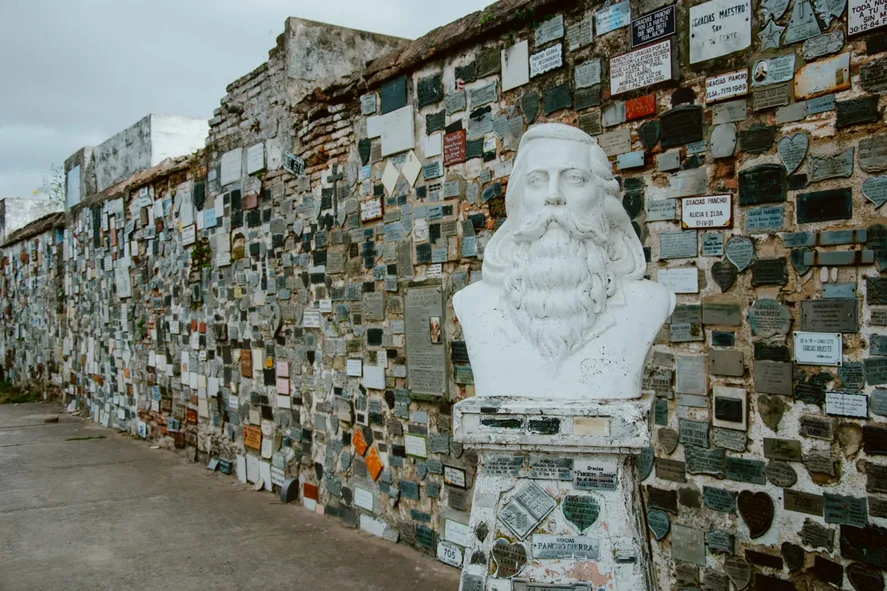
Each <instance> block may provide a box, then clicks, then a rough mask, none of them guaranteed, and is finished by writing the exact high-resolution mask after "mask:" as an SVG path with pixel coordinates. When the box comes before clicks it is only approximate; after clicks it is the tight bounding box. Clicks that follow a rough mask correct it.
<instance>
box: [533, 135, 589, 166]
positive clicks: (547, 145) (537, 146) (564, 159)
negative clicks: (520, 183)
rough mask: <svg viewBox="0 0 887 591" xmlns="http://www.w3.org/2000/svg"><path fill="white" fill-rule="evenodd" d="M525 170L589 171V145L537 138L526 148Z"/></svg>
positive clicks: (565, 140) (558, 139)
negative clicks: (573, 169)
mask: <svg viewBox="0 0 887 591" xmlns="http://www.w3.org/2000/svg"><path fill="white" fill-rule="evenodd" d="M526 148H527V153H526V154H525V155H524V157H525V158H527V170H528V171H531V170H547V169H561V170H562V169H567V168H578V169H580V170H591V145H589V144H588V143H586V142H579V141H574V140H567V139H560V138H539V139H538V140H535V141H533V142H532V143H530V144H529V145H527V146H526Z"/></svg>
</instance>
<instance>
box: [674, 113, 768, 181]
mask: <svg viewBox="0 0 887 591" xmlns="http://www.w3.org/2000/svg"><path fill="white" fill-rule="evenodd" d="M660 129H661V132H660V136H661V138H660V145H661V146H662V148H663V149H664V148H672V147H674V146H683V145H684V144H690V143H693V142H698V141H700V140H702V138H703V134H702V107H700V106H698V105H683V106H680V107H676V108H674V109H671V110H670V111H667V112H665V113H663V114H662V117H660ZM780 168H782V167H780Z"/></svg>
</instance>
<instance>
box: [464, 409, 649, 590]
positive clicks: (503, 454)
mask: <svg viewBox="0 0 887 591" xmlns="http://www.w3.org/2000/svg"><path fill="white" fill-rule="evenodd" d="M651 404H652V399H651V398H649V397H648V398H642V399H637V400H627V401H609V402H607V401H597V402H595V401H579V402H576V401H535V400H520V399H513V398H508V399H494V398H473V399H469V400H464V401H462V402H460V403H458V404H457V405H456V406H455V410H454V417H453V418H454V421H453V425H454V434H455V438H456V440H457V441H460V442H462V443H464V444H465V445H466V446H468V447H472V448H475V449H477V451H478V458H479V465H478V473H477V478H476V481H475V484H474V501H473V504H472V510H471V521H470V527H471V529H472V531H473V532H474V536H473V537H472V538H471V542H470V547H468V548H467V549H466V552H465V559H464V563H463V571H462V583H461V586H460V589H461V590H462V591H506V590H507V591H542V590H548V591H599V590H608V591H642V590H644V589H651V588H652V587H651V584H650V576H649V574H648V572H649V571H648V565H649V551H648V547H647V542H646V536H645V535H644V525H643V516H642V515H643V514H642V507H641V502H640V498H639V491H637V470H636V456H637V455H639V454H641V452H643V451H645V450H647V449H648V448H649V445H650V426H649V420H648V419H649V416H650V407H651Z"/></svg>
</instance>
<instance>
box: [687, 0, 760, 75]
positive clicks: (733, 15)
mask: <svg viewBox="0 0 887 591" xmlns="http://www.w3.org/2000/svg"><path fill="white" fill-rule="evenodd" d="M751 11H752V8H751V2H750V0H709V2H703V3H702V4H697V5H695V6H692V7H690V63H691V64H695V63H699V62H704V61H707V60H710V59H714V58H717V57H721V56H723V55H727V54H729V53H733V52H734V51H741V50H743V49H745V48H747V47H749V46H750V45H751Z"/></svg>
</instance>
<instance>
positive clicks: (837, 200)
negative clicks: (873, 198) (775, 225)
mask: <svg viewBox="0 0 887 591" xmlns="http://www.w3.org/2000/svg"><path fill="white" fill-rule="evenodd" d="M796 209H797V212H798V223H799V224H810V223H814V222H828V221H832V220H849V219H850V218H852V217H853V191H852V189H850V188H849V187H846V188H843V189H829V190H828V191H816V192H813V193H802V194H801V195H799V196H798V199H797V205H796Z"/></svg>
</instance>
